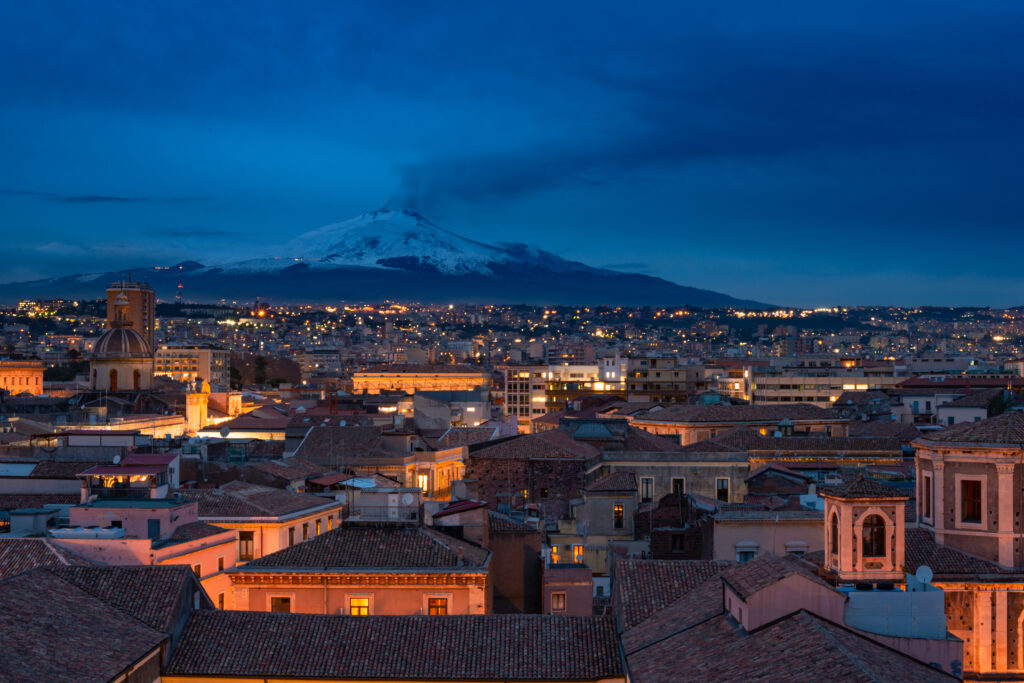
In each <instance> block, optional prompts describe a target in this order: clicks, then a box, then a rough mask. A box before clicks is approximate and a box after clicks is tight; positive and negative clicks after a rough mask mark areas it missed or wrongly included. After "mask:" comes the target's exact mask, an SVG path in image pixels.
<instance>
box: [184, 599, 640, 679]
mask: <svg viewBox="0 0 1024 683" xmlns="http://www.w3.org/2000/svg"><path fill="white" fill-rule="evenodd" d="M165 673H167V674H169V675H192V676H202V677H214V676H250V677H259V678H264V677H267V678H269V677H274V678H277V677H281V678H331V679H342V678H343V679H360V680H362V679H401V680H449V681H450V680H467V681H470V680H471V681H490V680H500V681H507V680H519V681H531V680H538V681H552V680H575V681H594V680H600V679H605V678H619V677H621V676H622V664H621V660H620V658H619V653H618V642H617V639H616V636H615V628H614V624H613V621H612V619H611V617H569V616H549V615H532V614H531V615H475V616H447V617H438V616H394V617H385V616H371V617H348V616H334V615H318V614H279V613H272V612H235V611H221V610H204V611H200V612H196V613H194V614H193V615H192V618H191V619H190V620H189V622H188V625H187V626H186V627H185V632H184V633H183V634H182V639H181V641H180V643H179V644H178V647H177V649H176V650H175V653H174V656H173V658H172V659H171V661H170V663H169V664H168V665H167V668H166V672H165Z"/></svg>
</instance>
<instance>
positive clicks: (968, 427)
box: [918, 410, 1024, 446]
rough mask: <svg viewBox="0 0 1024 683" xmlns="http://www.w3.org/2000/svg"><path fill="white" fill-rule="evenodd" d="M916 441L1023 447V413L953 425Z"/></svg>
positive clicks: (1010, 412) (1005, 414)
mask: <svg viewBox="0 0 1024 683" xmlns="http://www.w3.org/2000/svg"><path fill="white" fill-rule="evenodd" d="M918 441H930V442H943V443H955V444H977V445H988V444H991V445H994V446H1024V412H1021V411H1019V410H1011V411H1009V412H1005V413H1003V414H1002V415H996V416H995V417H990V418H988V419H987V420H979V421H978V422H964V423H963V424H958V425H953V426H952V427H947V428H946V429H943V430H940V431H937V432H930V433H927V434H922V435H921V438H920V439H918ZM923 445H927V444H923Z"/></svg>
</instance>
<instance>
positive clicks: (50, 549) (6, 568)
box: [0, 538, 92, 579]
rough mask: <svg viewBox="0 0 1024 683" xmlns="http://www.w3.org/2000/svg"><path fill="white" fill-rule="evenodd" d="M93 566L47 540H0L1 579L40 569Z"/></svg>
mask: <svg viewBox="0 0 1024 683" xmlns="http://www.w3.org/2000/svg"><path fill="white" fill-rule="evenodd" d="M91 564H92V563H91V562H89V561H88V560H86V559H85V558H83V557H79V556H78V555H76V554H74V553H72V552H70V551H68V550H65V549H63V548H61V547H59V546H56V545H54V544H53V542H52V541H50V540H49V539H47V538H0V579H6V578H8V577H11V576H15V575H17V574H20V573H22V572H24V571H28V570H29V569H36V568H38V567H64V566H67V565H91Z"/></svg>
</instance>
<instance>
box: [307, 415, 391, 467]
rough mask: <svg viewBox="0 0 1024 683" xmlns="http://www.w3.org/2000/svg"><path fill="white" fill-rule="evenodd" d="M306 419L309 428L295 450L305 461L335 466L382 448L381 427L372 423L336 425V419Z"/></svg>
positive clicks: (315, 417) (314, 417)
mask: <svg viewBox="0 0 1024 683" xmlns="http://www.w3.org/2000/svg"><path fill="white" fill-rule="evenodd" d="M304 419H309V420H310V423H309V426H310V431H309V432H308V433H307V434H306V436H305V438H303V440H302V443H300V444H299V446H298V448H296V449H295V457H297V458H301V459H303V460H306V461H308V462H312V463H316V464H320V465H324V466H327V467H332V466H335V464H336V463H341V462H345V460H346V459H348V460H351V459H353V458H358V457H363V456H366V455H368V454H370V453H374V452H377V451H380V450H382V445H381V439H382V434H383V430H382V429H381V428H380V427H375V426H361V425H359V426H350V425H346V426H344V427H342V426H340V425H339V424H338V422H339V421H340V420H334V421H331V420H329V419H328V420H326V421H325V420H323V419H321V418H320V417H317V416H313V417H308V418H304Z"/></svg>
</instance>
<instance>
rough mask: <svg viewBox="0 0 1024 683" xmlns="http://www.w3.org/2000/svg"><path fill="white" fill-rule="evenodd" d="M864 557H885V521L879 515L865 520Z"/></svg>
mask: <svg viewBox="0 0 1024 683" xmlns="http://www.w3.org/2000/svg"><path fill="white" fill-rule="evenodd" d="M861 534H862V536H863V538H864V544H863V546H864V557H885V522H884V521H883V520H882V518H881V517H879V516H878V515H869V516H868V518H867V519H865V520H864V529H863V531H862V532H861Z"/></svg>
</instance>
